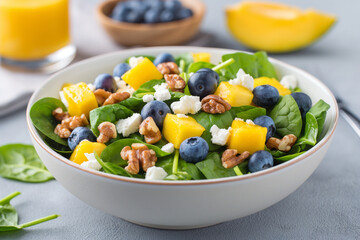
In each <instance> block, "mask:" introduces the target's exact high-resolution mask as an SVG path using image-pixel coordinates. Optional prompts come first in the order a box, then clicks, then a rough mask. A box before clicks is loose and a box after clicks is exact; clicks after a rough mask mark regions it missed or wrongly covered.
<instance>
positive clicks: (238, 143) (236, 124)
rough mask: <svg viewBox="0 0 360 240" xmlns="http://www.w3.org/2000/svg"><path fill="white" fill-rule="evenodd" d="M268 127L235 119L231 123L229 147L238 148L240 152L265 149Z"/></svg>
mask: <svg viewBox="0 0 360 240" xmlns="http://www.w3.org/2000/svg"><path fill="white" fill-rule="evenodd" d="M266 133H267V128H266V127H261V126H258V125H254V124H248V123H246V122H244V121H241V120H234V121H233V123H232V125H231V130H230V138H229V141H228V143H227V145H228V148H229V149H236V150H238V152H239V153H242V152H244V151H249V152H250V154H253V153H254V152H256V151H259V150H264V148H265V141H266Z"/></svg>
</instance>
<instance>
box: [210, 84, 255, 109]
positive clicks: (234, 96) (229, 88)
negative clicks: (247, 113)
mask: <svg viewBox="0 0 360 240" xmlns="http://www.w3.org/2000/svg"><path fill="white" fill-rule="evenodd" d="M215 95H218V96H220V97H222V98H223V99H224V100H225V101H227V102H228V103H229V104H230V105H231V106H232V107H239V106H243V105H250V104H251V102H252V99H253V97H254V95H253V93H252V92H251V91H250V90H249V89H247V88H246V87H243V86H241V85H231V84H230V83H228V82H221V83H220V85H219V87H218V88H217V89H216V92H215Z"/></svg>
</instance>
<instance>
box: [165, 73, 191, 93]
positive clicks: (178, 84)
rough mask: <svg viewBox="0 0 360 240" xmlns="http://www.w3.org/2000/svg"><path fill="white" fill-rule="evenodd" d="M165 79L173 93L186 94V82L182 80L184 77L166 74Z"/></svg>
mask: <svg viewBox="0 0 360 240" xmlns="http://www.w3.org/2000/svg"><path fill="white" fill-rule="evenodd" d="M164 78H165V81H166V83H167V84H168V86H169V88H170V90H171V91H173V92H184V88H185V87H186V83H185V80H184V79H182V77H180V76H179V75H177V74H165V75H164Z"/></svg>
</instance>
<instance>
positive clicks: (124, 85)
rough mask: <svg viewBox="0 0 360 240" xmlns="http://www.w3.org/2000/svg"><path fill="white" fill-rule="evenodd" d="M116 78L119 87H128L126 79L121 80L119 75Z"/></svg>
mask: <svg viewBox="0 0 360 240" xmlns="http://www.w3.org/2000/svg"><path fill="white" fill-rule="evenodd" d="M116 79H119V80H116ZM116 79H115V82H116V85H117V87H118V88H119V89H124V88H126V87H127V84H126V82H125V81H124V80H121V79H120V78H119V77H116Z"/></svg>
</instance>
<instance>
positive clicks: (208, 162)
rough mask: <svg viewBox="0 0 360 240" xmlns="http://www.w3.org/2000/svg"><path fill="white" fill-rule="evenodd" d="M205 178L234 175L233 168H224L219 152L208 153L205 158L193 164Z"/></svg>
mask: <svg viewBox="0 0 360 240" xmlns="http://www.w3.org/2000/svg"><path fill="white" fill-rule="evenodd" d="M195 165H196V167H197V168H198V169H199V170H200V171H201V172H202V174H204V176H205V177H206V178H207V179H213V178H223V177H232V176H236V173H235V172H234V169H232V168H224V167H223V166H222V164H221V159H220V156H219V153H216V152H213V153H210V154H209V155H208V156H207V157H206V159H205V160H203V161H201V162H198V163H196V164H195Z"/></svg>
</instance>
